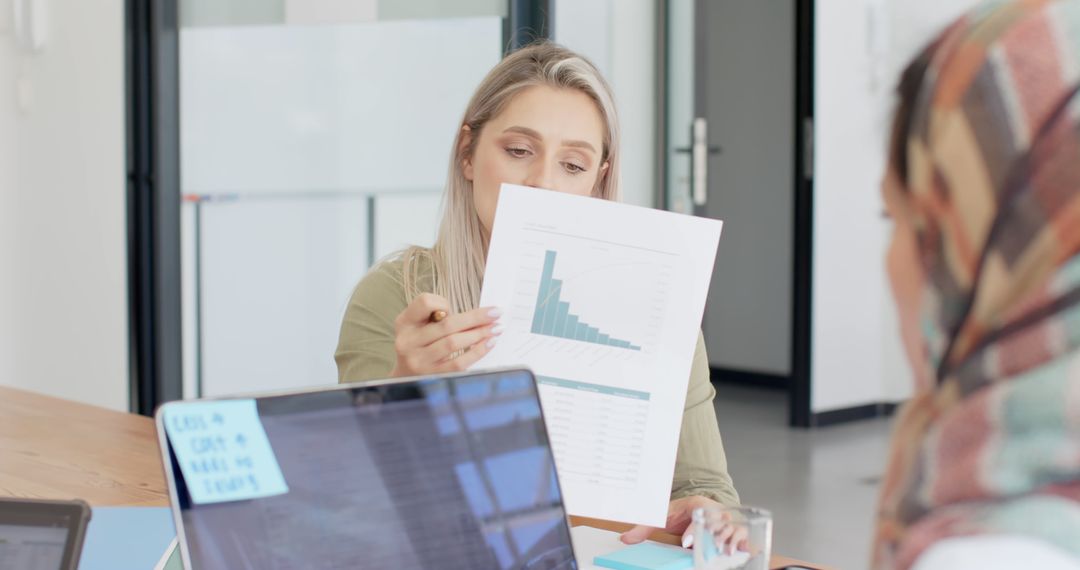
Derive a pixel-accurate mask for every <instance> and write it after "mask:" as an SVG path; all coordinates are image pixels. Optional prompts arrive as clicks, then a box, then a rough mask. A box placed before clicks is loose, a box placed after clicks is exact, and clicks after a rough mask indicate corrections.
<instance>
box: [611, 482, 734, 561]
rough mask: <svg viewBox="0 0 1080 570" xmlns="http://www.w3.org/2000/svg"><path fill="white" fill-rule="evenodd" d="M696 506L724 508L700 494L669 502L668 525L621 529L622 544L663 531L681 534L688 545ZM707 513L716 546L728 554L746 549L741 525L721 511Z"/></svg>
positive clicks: (637, 541)
mask: <svg viewBox="0 0 1080 570" xmlns="http://www.w3.org/2000/svg"><path fill="white" fill-rule="evenodd" d="M699 507H723V505H721V504H720V503H718V502H716V501H714V500H712V499H710V498H708V497H702V496H691V497H683V498H681V499H675V500H674V501H671V503H670V504H669V505H668V516H667V524H666V525H665V526H664V528H655V527H651V526H646V525H638V526H635V527H634V528H632V529H630V530H628V531H626V532H624V533H623V534H622V536H621V537H620V538H621V539H622V541H623V543H624V544H637V543H639V542H642V541H644V540H645V539H647V538H649V535H651V534H652V533H654V532H656V531H658V530H662V531H664V532H667V533H670V534H676V535H681V536H682V545H683V548H689V547H691V546H692V545H693V543H694V526H693V525H692V524H690V523H691V517H692V516H693V514H694V509H697V508H699ZM706 513H707V515H706V516H712V517H714V518H712V519H710V520H706V523H707V524H709V526H710V527H711V528H712V529H713V537H714V539H715V540H716V547H717V548H719V549H720V550H722V551H724V552H727V553H729V554H731V553H734V552H735V550H746V549H747V547H748V545H747V538H748V537H747V531H746V528H744V527H739V526H736V525H731V524H727V522H726V518H725V514H724V513H721V512H716V511H713V512H710V511H706Z"/></svg>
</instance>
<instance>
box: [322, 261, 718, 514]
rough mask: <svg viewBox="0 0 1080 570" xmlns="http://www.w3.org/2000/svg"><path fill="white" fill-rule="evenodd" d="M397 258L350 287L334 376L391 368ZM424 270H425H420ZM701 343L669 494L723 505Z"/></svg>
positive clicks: (401, 302)
mask: <svg viewBox="0 0 1080 570" xmlns="http://www.w3.org/2000/svg"><path fill="white" fill-rule="evenodd" d="M418 261H419V264H418V265H419V267H418V268H419V269H420V271H419V274H420V278H419V279H418V281H417V285H418V286H419V289H420V290H421V291H431V290H432V289H433V286H432V283H433V282H432V279H431V264H430V261H427V262H426V263H424V258H423V257H421V258H420V259H419V260H418ZM402 266H403V264H402V261H401V260H400V259H397V260H390V261H384V262H382V263H380V264H378V265H377V266H376V267H374V268H373V269H372V270H371V271H370V272H369V273H368V274H367V275H366V276H364V278H363V279H361V280H360V283H359V284H358V285H357V286H356V289H355V290H354V291H353V294H352V298H351V299H349V305H348V307H347V308H346V309H345V317H344V318H343V319H342V322H341V334H340V336H339V338H338V346H337V352H336V353H335V355H334V358H335V360H337V367H338V381H340V382H361V381H364V380H373V379H376V378H386V377H387V376H389V375H390V371H391V370H393V368H394V363H395V360H396V356H395V352H394V319H395V318H396V317H397V316H398V314H399V313H401V311H402V310H404V309H405V307H406V305H407V302H406V300H405V290H404V287H403V285H402ZM425 269H426V272H425ZM708 362H709V361H708V358H707V357H706V355H705V342H704V340H703V338H702V337H701V335H698V341H697V349H696V350H695V351H694V362H693V367H692V369H691V371H690V383H689V386H688V389H687V392H686V407H685V408H684V410H683V419H682V432H681V433H680V436H679V449H678V453H677V455H676V460H675V476H674V481H673V482H672V485H671V498H672V499H678V498H681V497H688V496H692V495H702V496H705V497H709V498H711V499H713V500H715V501H718V502H720V503H722V504H725V505H737V504H738V503H739V495H738V493H736V492H735V487H734V485H733V484H732V482H731V476H730V475H728V472H727V458H726V457H725V455H724V444H723V442H722V441H721V439H720V429H719V428H718V427H717V424H716V412H715V410H714V409H713V398H714V397H715V396H716V391H715V390H714V389H713V387H712V383H710V382H709V364H708Z"/></svg>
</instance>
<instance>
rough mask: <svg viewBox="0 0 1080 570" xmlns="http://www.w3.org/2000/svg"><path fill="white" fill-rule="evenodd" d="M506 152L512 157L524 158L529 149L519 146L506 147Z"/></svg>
mask: <svg viewBox="0 0 1080 570" xmlns="http://www.w3.org/2000/svg"><path fill="white" fill-rule="evenodd" d="M506 154H509V155H510V156H512V157H514V158H525V157H526V156H529V149H527V148H519V147H507V149H506Z"/></svg>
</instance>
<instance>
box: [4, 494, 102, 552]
mask: <svg viewBox="0 0 1080 570" xmlns="http://www.w3.org/2000/svg"><path fill="white" fill-rule="evenodd" d="M89 521H90V506H89V505H87V504H86V503H85V502H84V501H81V500H72V501H49V500H44V499H16V498H11V497H3V498H0V568H20V569H22V570H75V569H76V568H77V567H78V565H79V556H80V554H81V552H82V547H83V538H84V537H85V536H86V525H87V523H88V522H89Z"/></svg>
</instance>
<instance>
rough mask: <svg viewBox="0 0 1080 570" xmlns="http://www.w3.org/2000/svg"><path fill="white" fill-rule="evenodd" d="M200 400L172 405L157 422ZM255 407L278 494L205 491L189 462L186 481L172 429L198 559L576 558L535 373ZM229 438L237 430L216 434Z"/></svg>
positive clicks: (413, 564)
mask: <svg viewBox="0 0 1080 570" xmlns="http://www.w3.org/2000/svg"><path fill="white" fill-rule="evenodd" d="M206 403H207V402H206V401H193V402H174V403H171V404H167V405H166V406H165V407H163V409H162V412H159V424H158V425H159V426H162V425H164V423H163V422H167V421H169V420H170V419H171V418H182V417H184V414H183V412H184V411H185V406H200V405H202V406H204V408H203V409H206V408H205V404H206ZM234 403H235V402H234ZM254 405H255V407H256V409H257V417H258V422H260V423H261V425H262V429H263V430H265V434H266V439H267V440H268V441H269V444H270V448H272V455H271V457H272V458H273V459H274V460H276V462H277V466H278V467H279V468H280V475H281V477H283V478H284V485H285V486H287V490H285V491H284V492H280V493H278V494H274V495H272V496H261V497H257V498H246V497H244V496H230V497H229V500H222V501H218V502H207V501H206V500H205V499H203V500H202V501H200V500H199V497H198V496H197V495H198V493H196V496H193V494H192V493H191V489H189V485H188V484H189V481H188V480H186V479H185V472H186V473H187V474H188V477H189V478H190V479H192V480H191V481H190V483H191V484H192V485H204V484H207V483H206V481H203V480H201V479H199V477H200V476H199V475H198V474H197V473H198V472H197V471H190V470H187V471H186V470H185V469H187V468H185V469H182V468H181V467H180V463H181V462H183V461H185V460H189V458H188V456H187V455H186V453H187V452H186V451H184V449H180V453H179V454H178V453H177V449H176V448H174V446H184V445H189V442H187V441H184V440H183V438H182V437H180V436H177V435H176V433H180V432H179V431H177V430H167V433H168V438H167V441H168V452H167V455H168V459H169V460H168V463H169V464H170V465H171V471H172V472H171V484H172V486H173V489H172V491H173V493H174V502H175V505H174V508H175V507H176V506H178V507H179V510H180V520H179V521H178V522H180V523H181V525H182V532H183V534H184V538H185V540H186V545H187V554H188V556H189V560H190V563H191V567H192V568H195V569H201V568H236V569H239V568H257V569H277V568H402V569H406V568H443V569H457V568H460V569H462V570H465V569H469V570H474V569H482V568H501V569H510V568H575V563H574V559H573V552H572V548H571V546H570V535H569V529H568V528H567V525H566V517H565V513H564V510H563V507H562V501H561V496H560V493H559V487H558V483H557V481H556V478H555V469H554V465H553V460H552V455H551V450H550V448H549V446H548V441H547V436H546V432H545V430H544V423H543V418H542V417H541V412H540V405H539V400H538V397H537V394H536V387H535V383H534V380H533V377H532V374H531V373H529V372H527V371H506V372H495V373H486V374H477V375H471V376H460V377H456V378H450V379H430V380H419V381H409V382H406V383H394V384H387V385H381V386H369V387H356V386H355V385H353V386H345V387H341V388H339V389H333V390H323V391H314V392H307V393H300V394H292V395H283V396H271V397H265V398H258V399H256V400H255V402H254ZM189 409H191V410H195V409H197V408H189ZM252 415H253V416H254V415H255V414H254V413H253V414H252ZM174 431H175V432H176V433H174ZM249 431H250V430H249ZM215 437H216V436H212V437H210V438H209V439H207V440H206V441H210V442H212V441H213V440H214V438H215ZM231 437H240V438H241V439H242V436H239V435H238V434H226V435H224V437H223V438H222V439H224V440H228V439H229V438H231ZM249 438H250V434H249ZM225 443H226V444H228V442H227V441H226V442H225ZM249 445H250V443H249ZM185 449H186V448H185ZM228 459H229V458H228V457H226V461H227V460H228ZM260 460H261V459H260ZM203 461H204V464H205V457H204V458H203ZM215 461H216V460H215ZM223 463H224V462H223ZM204 466H205V465H204ZM256 483H258V482H257V481H255V479H254V478H252V485H253V486H252V489H256V488H257V485H256ZM231 492H235V490H234V491H231ZM193 498H194V499H196V500H193Z"/></svg>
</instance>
